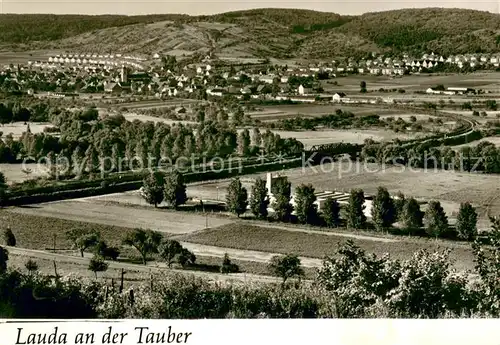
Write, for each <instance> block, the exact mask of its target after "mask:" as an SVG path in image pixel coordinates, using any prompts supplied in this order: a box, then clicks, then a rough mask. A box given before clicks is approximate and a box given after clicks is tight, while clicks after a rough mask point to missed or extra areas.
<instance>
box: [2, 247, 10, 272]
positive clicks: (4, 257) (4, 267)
mask: <svg viewBox="0 0 500 345" xmlns="http://www.w3.org/2000/svg"><path fill="white" fill-rule="evenodd" d="M7 261H9V251H8V250H7V249H5V248H4V247H2V246H0V274H2V273H5V271H7Z"/></svg>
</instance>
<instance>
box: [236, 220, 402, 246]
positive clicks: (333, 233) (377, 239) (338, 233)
mask: <svg viewBox="0 0 500 345" xmlns="http://www.w3.org/2000/svg"><path fill="white" fill-rule="evenodd" d="M245 223H246V224H249V225H255V226H262V227H265V228H274V229H280V230H286V231H293V232H304V233H307V234H316V235H325V236H340V237H347V238H354V239H358V240H366V241H375V242H384V243H393V242H400V240H398V239H393V238H384V237H376V236H366V235H357V234H348V233H345V232H341V231H320V230H311V229H307V228H300V227H295V226H283V225H274V224H268V223H265V224H263V223H261V222H253V221H245Z"/></svg>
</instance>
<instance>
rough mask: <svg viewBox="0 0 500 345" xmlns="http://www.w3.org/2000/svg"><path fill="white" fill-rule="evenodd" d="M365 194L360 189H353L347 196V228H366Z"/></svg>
mask: <svg viewBox="0 0 500 345" xmlns="http://www.w3.org/2000/svg"><path fill="white" fill-rule="evenodd" d="M364 210H365V193H364V192H363V190H362V189H353V190H351V194H350V196H349V202H348V204H347V209H346V216H347V226H348V227H349V228H353V229H364V228H365V227H366V216H365V213H364Z"/></svg>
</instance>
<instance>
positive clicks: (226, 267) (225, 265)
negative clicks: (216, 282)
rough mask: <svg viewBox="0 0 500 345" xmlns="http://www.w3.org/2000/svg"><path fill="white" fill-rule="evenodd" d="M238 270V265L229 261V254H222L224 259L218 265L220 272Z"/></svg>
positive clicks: (234, 271) (236, 271) (226, 272)
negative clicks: (219, 265)
mask: <svg viewBox="0 0 500 345" xmlns="http://www.w3.org/2000/svg"><path fill="white" fill-rule="evenodd" d="M239 271H240V268H239V267H238V265H236V264H233V263H232V262H231V259H229V255H228V254H227V253H226V254H224V259H222V265H221V267H220V273H222V274H228V273H238V272H239Z"/></svg>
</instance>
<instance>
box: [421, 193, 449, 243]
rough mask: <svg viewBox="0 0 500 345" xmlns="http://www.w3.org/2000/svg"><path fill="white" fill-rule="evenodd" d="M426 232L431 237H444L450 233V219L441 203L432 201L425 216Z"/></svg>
mask: <svg viewBox="0 0 500 345" xmlns="http://www.w3.org/2000/svg"><path fill="white" fill-rule="evenodd" d="M424 224H425V227H426V229H425V231H426V232H427V234H428V235H429V236H435V237H436V238H437V237H438V236H439V235H442V234H444V233H446V231H448V217H447V216H446V213H445V212H444V209H443V207H442V206H441V203H440V202H439V201H431V202H429V205H428V206H427V211H426V212H425V216H424Z"/></svg>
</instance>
